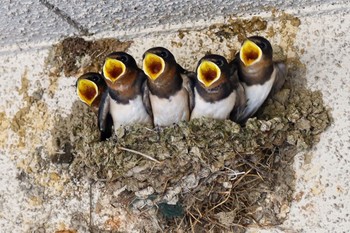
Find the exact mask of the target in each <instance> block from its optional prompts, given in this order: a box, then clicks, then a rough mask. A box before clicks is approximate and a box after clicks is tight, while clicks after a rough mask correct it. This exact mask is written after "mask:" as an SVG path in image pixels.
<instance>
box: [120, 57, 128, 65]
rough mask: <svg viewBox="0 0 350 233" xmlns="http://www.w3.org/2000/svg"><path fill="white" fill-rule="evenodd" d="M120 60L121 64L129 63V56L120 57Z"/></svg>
mask: <svg viewBox="0 0 350 233" xmlns="http://www.w3.org/2000/svg"><path fill="white" fill-rule="evenodd" d="M119 60H120V61H121V62H123V63H125V62H127V61H128V57H127V56H124V55H122V56H120V58H119Z"/></svg>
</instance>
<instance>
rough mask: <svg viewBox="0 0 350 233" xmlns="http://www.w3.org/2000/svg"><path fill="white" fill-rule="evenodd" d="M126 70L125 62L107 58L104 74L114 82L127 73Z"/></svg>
mask: <svg viewBox="0 0 350 233" xmlns="http://www.w3.org/2000/svg"><path fill="white" fill-rule="evenodd" d="M125 70H126V68H125V65H124V63H123V62H121V61H119V60H116V59H112V58H107V59H106V61H105V64H104V65H103V74H104V76H105V78H106V79H108V80H109V81H111V82H112V83H114V82H115V81H117V79H118V78H120V77H121V76H122V75H123V74H124V73H125Z"/></svg>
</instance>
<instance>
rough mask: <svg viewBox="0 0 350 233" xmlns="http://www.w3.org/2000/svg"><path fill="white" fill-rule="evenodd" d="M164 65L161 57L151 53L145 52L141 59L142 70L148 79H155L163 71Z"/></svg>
mask: <svg viewBox="0 0 350 233" xmlns="http://www.w3.org/2000/svg"><path fill="white" fill-rule="evenodd" d="M164 67H165V63H164V60H163V58H161V57H159V56H157V55H155V54H153V53H146V55H145V58H144V59H143V71H144V72H145V74H146V75H147V76H148V77H150V79H152V80H156V79H157V78H158V77H159V75H161V74H162V73H163V71H164Z"/></svg>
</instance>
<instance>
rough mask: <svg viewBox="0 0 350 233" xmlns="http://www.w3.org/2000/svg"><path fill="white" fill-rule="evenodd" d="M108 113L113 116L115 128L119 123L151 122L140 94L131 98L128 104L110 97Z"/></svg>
mask: <svg viewBox="0 0 350 233" xmlns="http://www.w3.org/2000/svg"><path fill="white" fill-rule="evenodd" d="M110 113H111V115H112V118H113V124H114V129H115V130H116V129H117V128H119V127H120V126H121V125H129V124H135V123H141V124H151V123H152V119H151V117H150V116H149V115H148V113H147V112H146V109H145V106H144V105H143V102H142V97H141V96H137V97H136V98H135V99H133V100H131V101H130V102H129V104H119V103H117V102H116V101H115V100H113V99H111V102H110Z"/></svg>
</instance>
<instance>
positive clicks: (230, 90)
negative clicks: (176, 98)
mask: <svg viewBox="0 0 350 233" xmlns="http://www.w3.org/2000/svg"><path fill="white" fill-rule="evenodd" d="M196 77H197V79H196V82H195V86H194V108H193V110H192V113H191V119H195V118H200V117H209V118H214V119H232V120H234V121H235V120H236V118H237V116H238V114H239V113H240V112H241V111H242V110H243V109H244V107H245V102H246V98H245V94H244V89H243V87H242V85H241V84H240V83H239V81H238V77H237V70H236V69H233V68H231V67H230V66H229V64H228V62H227V60H226V59H225V58H224V57H223V56H220V55H214V54H213V55H206V56H204V57H203V58H202V59H200V61H199V62H198V66H197V72H196Z"/></svg>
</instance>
